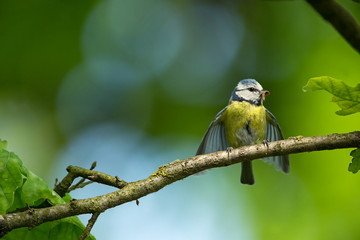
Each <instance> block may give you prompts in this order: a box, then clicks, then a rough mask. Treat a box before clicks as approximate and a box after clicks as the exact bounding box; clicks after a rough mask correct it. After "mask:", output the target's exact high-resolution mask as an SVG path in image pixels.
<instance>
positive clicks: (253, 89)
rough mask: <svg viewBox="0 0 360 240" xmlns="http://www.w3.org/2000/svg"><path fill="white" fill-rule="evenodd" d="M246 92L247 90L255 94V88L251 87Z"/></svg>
mask: <svg viewBox="0 0 360 240" xmlns="http://www.w3.org/2000/svg"><path fill="white" fill-rule="evenodd" d="M248 90H249V91H250V92H256V91H257V90H256V88H253V87H251V88H248Z"/></svg>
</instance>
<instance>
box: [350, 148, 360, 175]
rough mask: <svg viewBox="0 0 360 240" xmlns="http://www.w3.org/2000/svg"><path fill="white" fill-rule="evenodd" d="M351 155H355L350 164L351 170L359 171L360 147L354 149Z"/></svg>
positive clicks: (353, 171)
mask: <svg viewBox="0 0 360 240" xmlns="http://www.w3.org/2000/svg"><path fill="white" fill-rule="evenodd" d="M350 156H352V157H353V159H352V161H351V163H350V164H349V168H348V170H349V172H352V173H357V172H358V171H359V170H360V148H357V149H355V150H352V151H351V153H350Z"/></svg>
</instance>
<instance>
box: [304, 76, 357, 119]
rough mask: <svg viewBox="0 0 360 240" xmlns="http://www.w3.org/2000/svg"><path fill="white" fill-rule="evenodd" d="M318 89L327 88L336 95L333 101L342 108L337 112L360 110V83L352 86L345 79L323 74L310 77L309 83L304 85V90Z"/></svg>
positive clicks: (346, 113)
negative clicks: (341, 79)
mask: <svg viewBox="0 0 360 240" xmlns="http://www.w3.org/2000/svg"><path fill="white" fill-rule="evenodd" d="M316 90H325V91H327V92H329V93H331V94H332V95H334V96H333V99H332V101H333V102H335V103H336V104H337V105H338V106H339V107H340V108H341V110H339V111H337V112H336V114H338V115H342V116H345V115H349V114H353V113H357V112H360V84H358V85H356V86H355V87H350V86H348V85H346V84H345V83H344V82H343V81H340V80H337V79H335V78H332V77H327V76H322V77H315V78H310V79H309V81H308V83H307V84H306V85H305V86H304V87H303V91H304V92H308V91H316Z"/></svg>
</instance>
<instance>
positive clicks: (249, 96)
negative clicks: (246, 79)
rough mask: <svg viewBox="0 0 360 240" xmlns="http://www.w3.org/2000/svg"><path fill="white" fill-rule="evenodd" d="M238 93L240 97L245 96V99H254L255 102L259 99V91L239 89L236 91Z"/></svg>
mask: <svg viewBox="0 0 360 240" xmlns="http://www.w3.org/2000/svg"><path fill="white" fill-rule="evenodd" d="M236 95H237V96H238V97H239V98H243V99H245V100H249V101H254V102H255V101H257V100H258V99H259V93H258V92H250V91H249V90H243V91H238V92H236Z"/></svg>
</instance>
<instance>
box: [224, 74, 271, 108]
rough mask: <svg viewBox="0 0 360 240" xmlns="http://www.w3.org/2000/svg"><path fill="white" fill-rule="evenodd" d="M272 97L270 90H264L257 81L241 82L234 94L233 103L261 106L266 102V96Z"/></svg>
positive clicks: (246, 80)
mask: <svg viewBox="0 0 360 240" xmlns="http://www.w3.org/2000/svg"><path fill="white" fill-rule="evenodd" d="M266 95H270V92H269V91H268V90H264V89H263V88H262V86H261V85H260V83H258V82H257V81H256V80H255V79H244V80H241V81H240V82H239V83H238V85H237V86H236V87H235V89H234V91H233V92H232V95H231V98H230V102H231V101H240V102H242V101H246V102H249V103H251V104H254V105H257V106H260V105H262V104H263V101H265V96H266Z"/></svg>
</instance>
